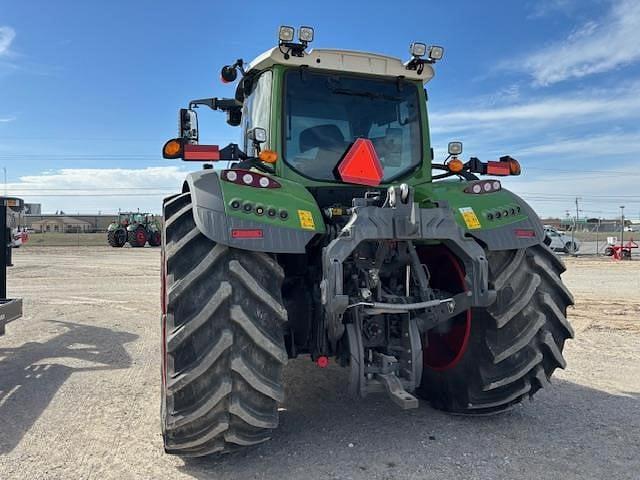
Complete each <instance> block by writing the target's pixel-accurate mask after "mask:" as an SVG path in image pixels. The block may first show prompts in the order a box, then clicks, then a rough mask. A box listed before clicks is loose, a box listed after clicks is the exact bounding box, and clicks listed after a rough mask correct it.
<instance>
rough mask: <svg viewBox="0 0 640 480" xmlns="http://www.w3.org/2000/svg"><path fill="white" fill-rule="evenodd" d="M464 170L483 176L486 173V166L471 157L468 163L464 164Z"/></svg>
mask: <svg viewBox="0 0 640 480" xmlns="http://www.w3.org/2000/svg"><path fill="white" fill-rule="evenodd" d="M464 169H465V170H467V171H468V172H471V173H479V174H480V175H485V174H486V173H487V164H486V163H484V162H482V161H480V159H479V158H476V157H471V158H470V159H469V161H468V162H467V163H465V164H464Z"/></svg>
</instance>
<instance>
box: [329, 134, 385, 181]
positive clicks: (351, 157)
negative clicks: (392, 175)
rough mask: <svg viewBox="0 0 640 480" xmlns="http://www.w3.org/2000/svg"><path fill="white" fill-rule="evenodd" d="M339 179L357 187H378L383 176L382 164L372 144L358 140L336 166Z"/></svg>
mask: <svg viewBox="0 0 640 480" xmlns="http://www.w3.org/2000/svg"><path fill="white" fill-rule="evenodd" d="M338 173H339V174H340V178H341V179H342V180H344V181H345V182H349V183H357V184H359V185H370V186H372V187H375V186H377V185H380V182H381V181H382V177H383V176H384V173H383V170H382V164H381V163H380V159H379V158H378V154H377V153H376V150H375V148H373V143H371V140H369V139H367V138H358V139H357V140H356V141H355V142H353V145H352V146H351V148H350V149H349V151H348V152H347V154H346V155H345V156H344V159H342V161H341V162H340V164H339V165H338Z"/></svg>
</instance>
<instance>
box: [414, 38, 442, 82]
mask: <svg viewBox="0 0 640 480" xmlns="http://www.w3.org/2000/svg"><path fill="white" fill-rule="evenodd" d="M409 53H410V54H411V60H409V61H408V62H407V63H405V66H406V68H407V70H415V71H416V72H417V73H418V75H421V74H422V72H423V70H424V64H425V63H436V62H437V61H438V60H440V59H442V56H443V55H444V48H442V47H437V46H429V47H427V44H426V43H420V42H413V43H412V44H411V46H410V47H409ZM425 56H426V57H427V58H422V57H425Z"/></svg>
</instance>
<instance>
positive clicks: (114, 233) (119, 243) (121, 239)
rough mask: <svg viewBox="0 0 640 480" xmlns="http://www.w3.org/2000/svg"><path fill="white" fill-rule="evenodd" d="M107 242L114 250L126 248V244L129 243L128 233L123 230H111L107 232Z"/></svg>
mask: <svg viewBox="0 0 640 480" xmlns="http://www.w3.org/2000/svg"><path fill="white" fill-rule="evenodd" d="M107 241H108V242H109V245H111V246H112V247H114V248H121V247H124V244H125V243H127V231H126V230H125V229H123V228H118V229H116V230H109V231H108V232H107Z"/></svg>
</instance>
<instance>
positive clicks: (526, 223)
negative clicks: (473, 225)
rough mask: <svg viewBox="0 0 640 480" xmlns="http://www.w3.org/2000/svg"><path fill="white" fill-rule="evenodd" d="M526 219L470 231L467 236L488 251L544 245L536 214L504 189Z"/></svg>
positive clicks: (522, 201) (540, 223) (541, 227)
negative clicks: (480, 243)
mask: <svg viewBox="0 0 640 480" xmlns="http://www.w3.org/2000/svg"><path fill="white" fill-rule="evenodd" d="M502 191H503V192H504V193H508V194H509V195H510V196H511V197H513V200H514V203H517V204H518V205H519V206H520V208H521V211H522V213H523V214H524V215H525V216H526V218H524V219H522V220H520V221H518V222H515V223H511V224H509V225H505V226H502V227H498V228H488V229H481V230H471V231H469V234H470V235H471V236H473V237H475V238H477V239H478V240H480V241H481V242H483V243H484V244H485V245H486V246H487V249H488V250H491V251H497V250H512V249H520V248H527V247H532V246H534V245H538V244H542V243H544V239H545V235H544V227H543V225H542V222H541V221H540V218H539V217H538V214H537V213H536V212H535V211H534V210H533V209H532V208H531V207H530V206H529V204H528V203H527V202H525V201H524V200H523V199H522V198H520V197H519V196H518V195H516V194H515V193H513V192H510V191H508V190H506V189H503V190H502Z"/></svg>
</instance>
